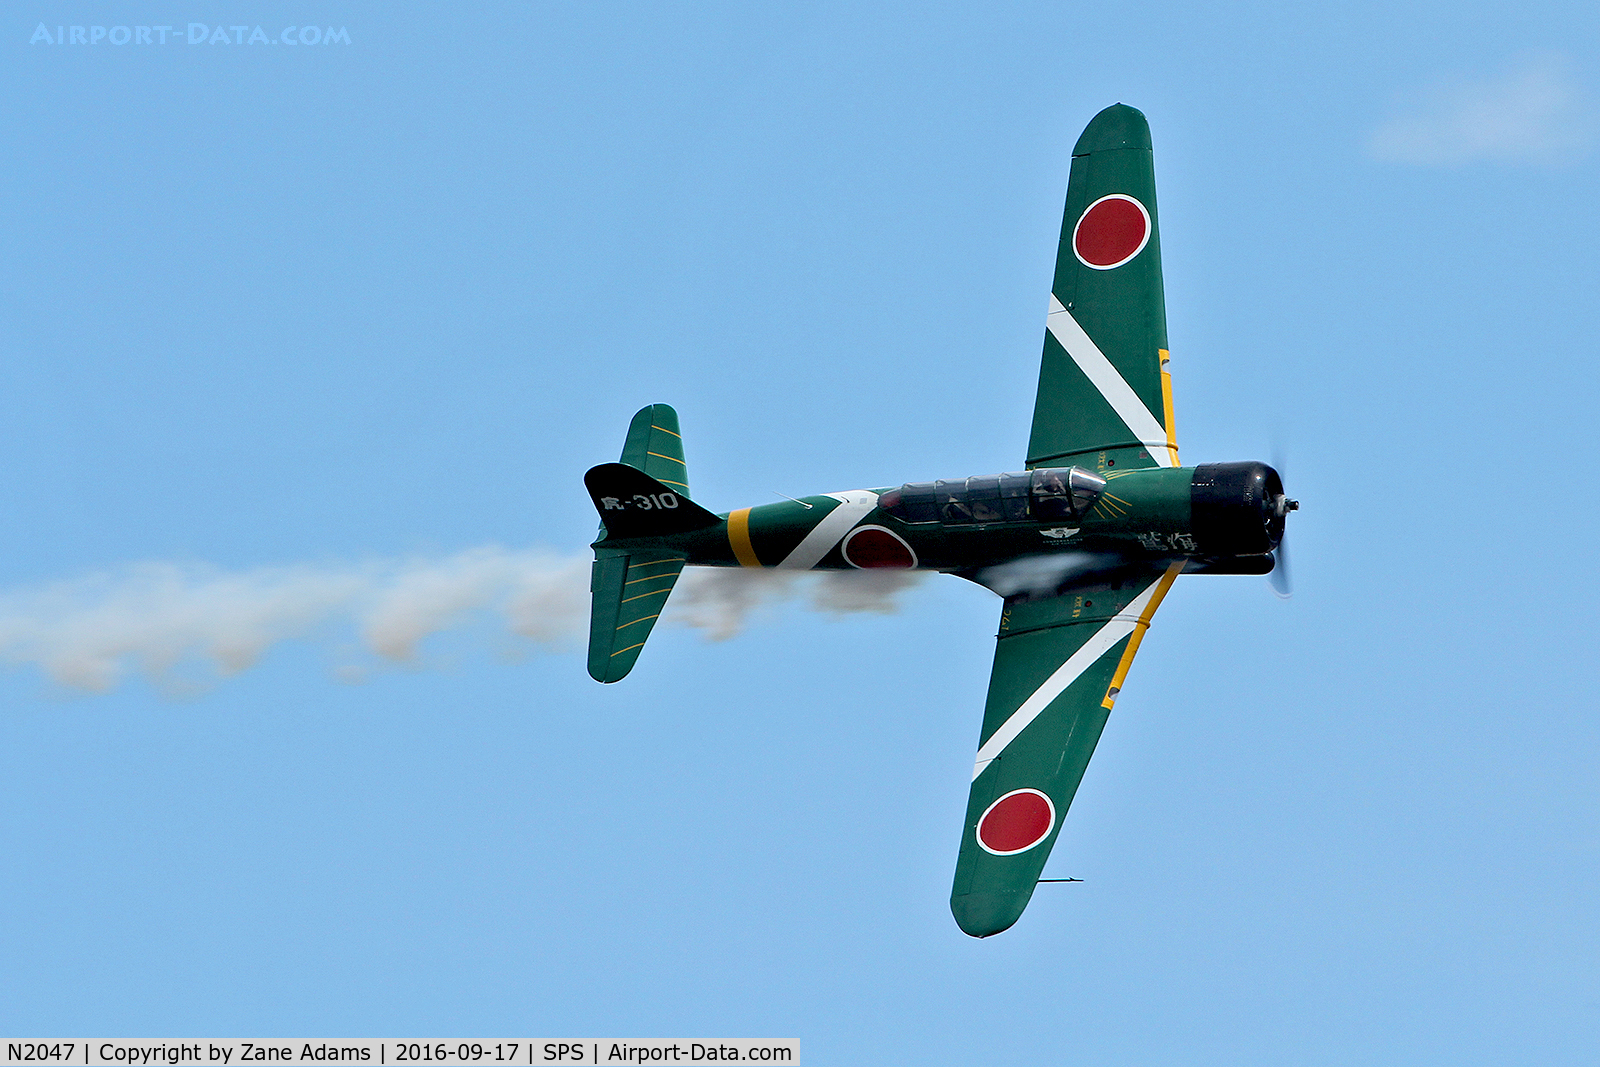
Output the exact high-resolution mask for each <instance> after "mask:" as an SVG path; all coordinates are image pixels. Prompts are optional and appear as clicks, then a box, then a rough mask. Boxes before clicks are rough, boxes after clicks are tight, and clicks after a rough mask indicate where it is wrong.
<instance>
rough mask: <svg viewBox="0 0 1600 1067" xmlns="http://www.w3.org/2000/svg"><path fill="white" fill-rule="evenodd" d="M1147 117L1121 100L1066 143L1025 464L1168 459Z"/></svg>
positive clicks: (1170, 432) (1167, 462)
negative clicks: (1067, 160) (1067, 170)
mask: <svg viewBox="0 0 1600 1067" xmlns="http://www.w3.org/2000/svg"><path fill="white" fill-rule="evenodd" d="M1166 364H1167V312H1166V298H1165V295H1164V293H1163V289H1162V281H1161V235H1160V227H1159V224H1158V216H1157V212H1156V188H1155V169H1154V166H1153V165H1152V162H1151V153H1150V127H1149V124H1148V123H1147V122H1146V121H1145V118H1144V116H1143V115H1142V114H1140V113H1139V112H1138V111H1137V110H1135V109H1134V108H1131V107H1127V106H1125V105H1123V104H1117V105H1115V106H1113V107H1109V108H1107V109H1106V110H1104V111H1102V112H1101V113H1100V114H1098V115H1096V116H1095V117H1094V120H1093V121H1092V122H1090V123H1089V126H1088V127H1087V128H1086V129H1085V130H1084V131H1083V136H1082V137H1080V138H1079V139H1078V143H1077V146H1076V147H1075V148H1074V149H1073V153H1072V173H1071V177H1070V178H1069V179H1068V183H1067V204H1066V211H1065V213H1064V215H1063V218H1062V225H1061V243H1060V248H1059V250H1058V253H1057V258H1056V273H1055V279H1054V281H1053V283H1052V285H1051V295H1050V311H1049V314H1048V316H1047V318H1046V327H1045V339H1044V354H1043V358H1042V360H1041V363H1040V369H1039V392H1038V396H1037V399H1036V400H1035V403H1034V411H1033V430H1032V434H1031V436H1030V438H1029V442H1028V466H1029V467H1030V468H1031V467H1041V466H1068V465H1072V464H1076V465H1078V466H1083V467H1088V468H1090V469H1095V470H1100V471H1104V470H1105V469H1107V468H1110V467H1116V468H1121V469H1127V468H1130V467H1150V466H1161V467H1175V466H1177V465H1178V444H1177V437H1176V435H1175V432H1174V428H1173V420H1172V392H1171V386H1170V379H1169V378H1168V377H1167V374H1166Z"/></svg>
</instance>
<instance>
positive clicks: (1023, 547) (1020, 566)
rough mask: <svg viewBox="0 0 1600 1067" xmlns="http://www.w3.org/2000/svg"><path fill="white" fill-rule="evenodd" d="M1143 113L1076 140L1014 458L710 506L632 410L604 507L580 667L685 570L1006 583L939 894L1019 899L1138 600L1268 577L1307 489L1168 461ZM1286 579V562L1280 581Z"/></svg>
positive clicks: (1100, 714) (994, 926)
mask: <svg viewBox="0 0 1600 1067" xmlns="http://www.w3.org/2000/svg"><path fill="white" fill-rule="evenodd" d="M1157 217H1158V216H1157V213H1156V188H1155V171H1154V168H1153V167H1152V164H1151V152H1150V127H1149V125H1148V123H1146V121H1145V117H1144V115H1143V114H1141V113H1140V112H1138V111H1137V110H1135V109H1134V108H1131V107H1127V106H1125V105H1122V104H1118V105H1115V106H1113V107H1109V108H1107V109H1106V110H1104V111H1102V112H1100V114H1098V115H1096V116H1095V117H1094V120H1093V121H1092V122H1090V123H1089V126H1088V128H1087V129H1085V130H1084V131H1083V136H1082V137H1080V138H1079V139H1078V143H1077V146H1076V147H1075V148H1073V150H1072V172H1071V176H1070V178H1069V180H1068V184H1067V205H1066V215H1065V219H1064V221H1063V223H1062V227H1061V247H1060V252H1059V255H1058V258H1057V260H1056V273H1055V284H1054V285H1053V286H1052V288H1051V294H1050V311H1049V315H1048V318H1047V319H1046V327H1045V338H1044V360H1043V365H1042V366H1041V368H1040V371H1039V392H1038V397H1037V400H1036V401H1035V404H1034V412H1033V430H1032V435H1031V437H1030V439H1029V441H1028V455H1027V462H1026V464H1025V466H1026V469H1025V470H1023V471H1018V472H1016V473H1004V474H989V475H981V476H978V477H973V478H957V479H953V480H950V481H934V482H913V483H909V484H906V485H901V486H896V487H885V488H879V489H853V490H850V491H848V492H842V493H828V494H824V495H822V496H811V497H806V498H804V499H803V500H785V501H783V502H780V503H773V504H761V505H758V506H756V507H748V508H739V509H737V510H735V511H730V512H727V513H725V514H713V513H712V512H710V511H707V510H706V509H705V508H703V507H701V506H700V505H699V504H696V503H694V502H693V501H692V500H691V499H690V497H689V477H688V469H687V467H686V466H685V464H684V453H683V439H682V437H680V436H679V432H678V416H677V413H676V412H674V411H673V409H672V408H670V407H668V406H667V405H665V404H656V405H653V406H651V407H647V408H645V409H644V410H642V411H640V412H639V413H638V414H637V415H635V416H634V418H633V423H632V425H630V426H629V427H628V437H627V442H626V444H625V445H624V446H623V449H622V460H621V462H620V463H606V464H602V465H600V466H598V467H595V468H593V469H592V470H590V471H589V472H588V473H587V474H586V475H585V476H584V482H585V484H586V485H587V487H588V489H589V493H590V495H591V496H592V497H593V498H594V503H595V507H596V508H597V509H598V510H599V512H600V518H601V522H602V524H603V525H602V529H601V533H600V537H599V539H598V540H597V541H595V542H594V545H593V548H594V553H595V562H594V572H593V579H592V583H591V590H592V592H593V597H594V606H593V612H592V615H591V619H590V631H589V673H590V674H591V675H593V676H594V677H595V679H596V680H598V681H601V682H615V681H619V680H620V679H622V678H623V677H625V676H626V675H627V673H628V672H629V670H631V669H632V668H633V665H634V663H635V662H636V661H637V660H638V658H639V652H640V650H641V649H642V648H643V647H644V643H645V639H646V638H647V637H648V636H649V634H650V631H651V628H652V627H653V626H654V625H655V622H656V620H657V619H658V618H659V617H660V616H661V611H662V607H663V606H664V605H665V604H666V601H667V596H668V594H669V593H671V592H672V587H673V584H674V583H675V582H676V581H677V580H678V575H679V574H680V573H681V572H682V571H683V568H684V567H686V566H708V567H778V568H786V569H792V570H813V569H823V570H849V569H858V568H861V569H871V568H879V567H898V568H918V569H922V570H935V571H945V572H948V573H951V574H957V575H960V576H961V577H963V578H968V579H970V580H972V581H975V582H978V583H980V584H982V585H984V586H986V587H988V588H989V589H992V590H994V591H995V592H996V593H998V594H1000V595H1001V596H1002V597H1004V598H1005V606H1004V608H1002V609H1001V612H1000V631H999V636H998V640H997V643H996V647H995V656H994V668H993V672H992V674H991V676H990V679H989V695H988V702H987V704H986V705H985V707H984V713H983V730H982V733H981V734H980V735H979V741H978V753H977V758H976V760H975V761H974V763H973V768H972V787H971V793H970V796H969V799H968V801H967V818H966V824H965V826H964V827H963V828H962V832H961V851H960V854H959V856H958V858H957V860H956V873H955V886H954V889H953V891H952V893H951V897H950V908H951V911H952V912H953V913H954V914H955V919H956V923H957V924H958V925H959V926H960V927H961V929H962V930H964V931H965V932H966V933H968V934H971V935H973V936H974V937H988V936H990V935H992V934H997V933H999V932H1000V931H1002V930H1005V929H1007V928H1009V927H1010V926H1011V925H1012V924H1013V923H1015V922H1016V921H1017V919H1018V918H1019V917H1020V916H1021V915H1022V911H1023V909H1024V908H1025V907H1027V904H1028V900H1029V899H1030V898H1031V897H1032V895H1033V891H1034V887H1035V886H1036V885H1037V884H1038V882H1039V875H1040V872H1041V871H1042V870H1043V868H1044V864H1045V860H1046V858H1048V856H1049V855H1050V849H1051V847H1052V846H1053V845H1054V844H1055V840H1056V835H1057V834H1059V833H1060V830H1061V820H1062V818H1063V817H1064V816H1065V815H1066V812H1067V808H1068V807H1069V806H1070V805H1071V804H1072V798H1073V795H1074V794H1075V793H1076V792H1077V789H1078V783H1079V782H1080V781H1081V780H1082V778H1083V773H1084V769H1085V768H1086V767H1087V766H1088V763H1089V757H1090V756H1092V755H1093V754H1094V749H1095V744H1096V743H1097V742H1098V741H1099V739H1100V732H1101V730H1102V729H1103V728H1104V727H1105V724H1106V718H1107V716H1108V715H1109V714H1110V712H1111V708H1112V705H1113V704H1114V703H1115V701H1116V699H1117V694H1118V693H1119V692H1121V690H1122V685H1123V681H1124V679H1125V678H1126V677H1127V674H1128V667H1129V665H1130V664H1131V663H1132V662H1133V657H1134V654H1135V653H1136V652H1137V651H1138V649H1139V642H1140V641H1141V640H1142V639H1143V637H1144V633H1145V630H1146V629H1147V628H1148V627H1149V625H1150V618H1151V616H1153V615H1154V614H1155V612H1156V608H1158V607H1159V606H1160V605H1161V600H1162V598H1163V597H1165V596H1166V595H1167V591H1168V590H1169V589H1170V588H1171V587H1172V583H1173V581H1174V580H1175V579H1176V578H1177V577H1178V575H1180V574H1184V573H1190V574H1196V573H1198V574H1267V573H1269V572H1271V571H1273V570H1274V567H1275V565H1276V564H1277V562H1278V560H1277V556H1276V553H1277V550H1278V549H1279V546H1280V543H1281V540H1282V537H1283V529H1284V518H1285V516H1286V515H1287V514H1288V513H1289V512H1290V511H1292V510H1294V509H1295V508H1296V507H1298V504H1297V503H1296V502H1295V501H1293V500H1290V499H1289V498H1288V497H1286V496H1285V495H1284V492H1283V483H1282V481H1281V480H1280V478H1279V476H1278V472H1277V471H1275V470H1274V469H1273V468H1272V467H1270V466H1268V465H1266V464H1264V463H1209V464H1202V465H1200V466H1198V467H1184V466H1182V465H1180V464H1179V462H1178V439H1177V436H1176V433H1175V432H1174V429H1173V418H1172V380H1171V378H1170V377H1169V376H1168V371H1167V360H1168V355H1167V320H1166V304H1165V298H1164V296H1163V292H1162V281H1161V240H1160V233H1159V227H1158V225H1157ZM1281 574H1282V570H1281V568H1280V569H1279V573H1278V574H1276V575H1274V578H1277V577H1279V576H1280V575H1281Z"/></svg>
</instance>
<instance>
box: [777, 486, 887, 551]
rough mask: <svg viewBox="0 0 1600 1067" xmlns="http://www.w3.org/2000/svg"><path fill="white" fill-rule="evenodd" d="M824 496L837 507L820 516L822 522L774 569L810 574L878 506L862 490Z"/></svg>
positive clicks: (874, 496) (873, 496)
mask: <svg viewBox="0 0 1600 1067" xmlns="http://www.w3.org/2000/svg"><path fill="white" fill-rule="evenodd" d="M828 496H831V497H833V499H835V500H837V501H838V502H839V506H838V507H836V508H834V509H833V510H832V511H830V512H828V513H827V514H826V515H824V516H823V517H822V521H821V522H819V523H817V524H816V525H815V526H813V527H812V528H811V532H810V533H808V534H806V536H805V539H804V540H802V541H801V542H800V543H799V544H798V545H795V546H794V551H793V552H790V553H789V554H788V555H787V556H785V557H784V558H783V562H782V563H780V564H778V566H780V567H784V568H787V569H789V570H806V571H808V570H810V569H811V568H812V567H815V566H816V565H817V564H818V563H821V562H822V557H823V556H826V555H827V554H828V550H829V549H831V548H832V547H833V546H834V545H836V544H838V543H839V539H840V538H842V537H844V535H845V534H847V533H849V532H850V528H851V527H852V526H854V525H855V524H856V523H858V522H860V521H861V520H862V519H863V518H865V517H866V514H867V512H869V511H871V510H872V509H873V508H875V507H877V506H878V494H877V493H874V492H871V491H869V490H866V489H852V490H850V491H849V492H847V493H829V494H828Z"/></svg>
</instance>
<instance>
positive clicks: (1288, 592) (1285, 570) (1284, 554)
mask: <svg viewBox="0 0 1600 1067" xmlns="http://www.w3.org/2000/svg"><path fill="white" fill-rule="evenodd" d="M1272 466H1273V469H1275V470H1276V471H1277V472H1278V479H1279V481H1282V479H1283V457H1282V456H1281V455H1279V456H1275V457H1273V464H1272ZM1273 508H1274V510H1276V511H1277V513H1278V521H1279V522H1283V520H1284V518H1285V516H1287V515H1288V514H1289V512H1291V511H1299V510H1300V501H1298V500H1290V499H1289V495H1288V494H1287V493H1280V494H1278V498H1277V499H1276V500H1275V501H1273ZM1267 583H1268V584H1269V585H1271V586H1272V591H1273V593H1274V594H1276V595H1277V597H1278V598H1279V599H1280V600H1288V599H1289V598H1290V597H1291V596H1293V595H1294V585H1293V583H1292V582H1291V581H1290V580H1289V531H1288V527H1287V525H1285V527H1284V532H1283V533H1282V534H1281V535H1280V536H1279V537H1278V547H1277V548H1275V549H1273V550H1272V570H1271V572H1269V573H1268V574H1267Z"/></svg>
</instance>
